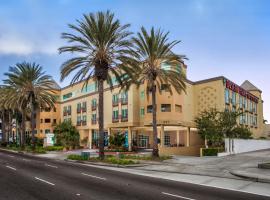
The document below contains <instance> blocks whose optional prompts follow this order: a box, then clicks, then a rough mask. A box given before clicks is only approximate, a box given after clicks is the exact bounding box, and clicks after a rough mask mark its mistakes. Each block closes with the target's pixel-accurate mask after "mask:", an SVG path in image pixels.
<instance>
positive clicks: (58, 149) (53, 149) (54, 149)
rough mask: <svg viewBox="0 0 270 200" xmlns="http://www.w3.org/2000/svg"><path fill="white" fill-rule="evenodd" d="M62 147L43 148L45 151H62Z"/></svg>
mask: <svg viewBox="0 0 270 200" xmlns="http://www.w3.org/2000/svg"><path fill="white" fill-rule="evenodd" d="M63 149H64V147H63V146H47V147H45V150H46V151H63Z"/></svg>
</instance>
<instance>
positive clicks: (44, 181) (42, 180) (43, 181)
mask: <svg viewBox="0 0 270 200" xmlns="http://www.w3.org/2000/svg"><path fill="white" fill-rule="evenodd" d="M35 179H37V180H39V181H41V182H44V183H47V184H49V185H55V184H54V183H51V182H49V181H46V180H43V179H41V178H38V177H35Z"/></svg>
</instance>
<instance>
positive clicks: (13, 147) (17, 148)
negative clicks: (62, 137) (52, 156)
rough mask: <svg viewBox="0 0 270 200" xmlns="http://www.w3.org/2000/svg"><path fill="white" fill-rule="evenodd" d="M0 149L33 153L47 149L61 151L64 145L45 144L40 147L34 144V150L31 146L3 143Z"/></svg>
mask: <svg viewBox="0 0 270 200" xmlns="http://www.w3.org/2000/svg"><path fill="white" fill-rule="evenodd" d="M1 148H2V149H5V150H11V151H14V152H21V153H35V154H45V153H47V151H63V149H64V147H63V146H47V147H42V146H36V147H35V150H33V148H32V146H29V145H28V146H24V147H20V146H18V145H5V146H1Z"/></svg>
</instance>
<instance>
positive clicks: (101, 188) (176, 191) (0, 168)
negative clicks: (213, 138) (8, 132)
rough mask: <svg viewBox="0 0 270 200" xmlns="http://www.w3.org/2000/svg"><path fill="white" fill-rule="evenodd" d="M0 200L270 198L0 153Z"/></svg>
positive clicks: (232, 199) (219, 199)
mask: <svg viewBox="0 0 270 200" xmlns="http://www.w3.org/2000/svg"><path fill="white" fill-rule="evenodd" d="M0 199H1V200H2V199H3V200H6V199H12V200H16V199H18V200H24V199H25V200H32V199H38V200H42V199H50V200H58V199H88V200H90V199H101V200H105V199H110V200H113V199H117V200H121V199H130V200H132V199H147V200H149V199H155V200H159V199H179V200H181V199H186V200H193V199H194V200H204V199H205V200H211V199H215V200H221V199H229V200H234V199H237V200H241V199H243V200H249V199H250V200H255V199H260V200H263V199H270V198H268V197H263V196H258V195H253V194H247V193H242V192H234V191H229V190H223V189H217V188H212V187H205V186H199V185H194V184H189V183H182V182H175V181H169V180H164V179H157V178H149V177H144V176H139V175H132V174H128V173H122V172H117V171H112V170H106V169H100V168H95V167H89V166H83V165H80V164H75V163H68V162H65V161H58V160H51V159H46V158H36V157H33V156H28V155H20V154H13V153H9V152H5V151H0Z"/></svg>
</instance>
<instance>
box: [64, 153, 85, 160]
mask: <svg viewBox="0 0 270 200" xmlns="http://www.w3.org/2000/svg"><path fill="white" fill-rule="evenodd" d="M67 158H68V159H70V160H88V158H86V157H83V156H81V155H77V154H70V155H68V157H67Z"/></svg>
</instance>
